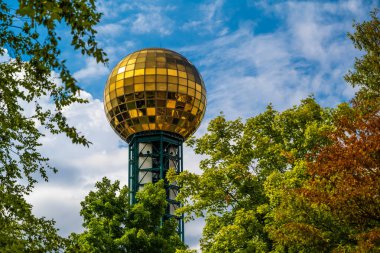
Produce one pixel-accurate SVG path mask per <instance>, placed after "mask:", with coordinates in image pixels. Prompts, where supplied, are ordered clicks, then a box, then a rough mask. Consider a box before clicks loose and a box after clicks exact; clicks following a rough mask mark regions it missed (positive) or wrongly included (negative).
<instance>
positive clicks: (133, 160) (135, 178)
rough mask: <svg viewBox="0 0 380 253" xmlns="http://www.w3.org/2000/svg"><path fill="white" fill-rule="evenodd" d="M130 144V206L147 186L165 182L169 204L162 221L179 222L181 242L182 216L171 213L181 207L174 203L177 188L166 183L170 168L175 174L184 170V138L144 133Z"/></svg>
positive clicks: (155, 132) (131, 139) (132, 139)
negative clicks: (172, 220) (174, 220)
mask: <svg viewBox="0 0 380 253" xmlns="http://www.w3.org/2000/svg"><path fill="white" fill-rule="evenodd" d="M127 141H128V143H129V188H130V192H129V196H130V201H131V204H135V203H136V193H137V192H138V191H139V189H141V188H142V187H144V185H145V184H147V183H155V182H157V181H159V180H161V179H163V180H164V182H165V190H166V200H167V202H168V205H167V208H166V212H165V215H164V217H163V220H165V219H169V218H175V219H177V221H178V234H179V236H180V238H181V240H182V241H184V237H185V235H184V219H183V215H181V216H177V215H175V214H174V211H175V210H176V209H177V208H178V207H180V206H181V203H180V202H178V201H176V200H175V197H176V196H177V194H178V191H179V187H178V186H177V185H175V184H170V183H169V182H168V181H167V180H166V173H167V171H168V170H169V168H174V169H175V171H176V172H177V173H181V172H182V170H183V145H182V144H183V141H184V139H183V137H182V136H180V135H178V134H175V133H171V132H165V131H147V132H139V133H135V134H133V135H132V136H130V138H128V140H127Z"/></svg>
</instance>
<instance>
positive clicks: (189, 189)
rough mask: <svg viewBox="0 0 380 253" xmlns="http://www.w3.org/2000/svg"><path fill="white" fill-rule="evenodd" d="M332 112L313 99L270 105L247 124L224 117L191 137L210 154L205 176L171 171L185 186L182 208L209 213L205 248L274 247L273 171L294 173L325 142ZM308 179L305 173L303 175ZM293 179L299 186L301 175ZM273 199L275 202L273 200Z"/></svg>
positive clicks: (255, 249)
mask: <svg viewBox="0 0 380 253" xmlns="http://www.w3.org/2000/svg"><path fill="white" fill-rule="evenodd" d="M330 123H331V111H330V110H327V109H323V108H321V107H320V106H319V105H318V104H317V103H316V102H315V100H314V99H313V98H307V99H305V100H303V101H302V102H301V104H300V105H299V106H296V107H294V108H292V109H289V110H286V111H284V112H278V111H275V110H274V109H273V107H272V106H268V108H267V110H266V111H265V112H263V113H262V114H260V115H258V116H256V117H252V118H250V119H248V120H247V122H246V123H245V124H244V123H242V122H241V120H240V119H238V120H235V121H227V120H226V119H225V117H224V116H223V115H221V116H218V117H217V118H215V119H214V120H212V121H211V122H210V124H209V127H208V133H207V134H206V135H204V136H203V137H201V138H199V139H193V140H192V141H191V143H190V144H192V145H194V148H195V152H196V153H198V154H203V155H207V156H208V158H206V159H204V160H202V162H201V164H200V166H201V169H202V170H203V174H202V175H196V174H193V173H189V172H184V173H182V174H181V175H180V176H178V177H177V176H175V175H174V173H171V174H170V175H169V178H170V179H171V180H177V181H178V182H179V183H180V184H181V185H182V186H183V187H182V189H181V192H180V194H179V199H180V200H181V201H182V202H183V203H184V207H183V208H181V209H180V210H179V211H180V212H184V213H187V214H188V215H189V216H188V218H191V217H192V216H191V215H192V214H193V215H196V216H206V227H205V229H204V231H203V237H202V239H201V247H202V251H203V252H263V251H269V250H271V249H272V247H273V241H272V239H270V237H269V235H268V231H267V230H266V222H267V220H268V217H267V216H268V213H269V212H271V209H272V208H273V206H275V205H276V204H275V203H276V202H279V200H277V199H276V198H277V197H278V196H279V195H280V193H281V192H282V191H284V190H285V189H281V190H280V193H279V192H278V190H277V189H275V191H272V192H271V193H270V194H269V193H268V189H265V182H266V180H267V179H268V177H270V176H271V175H273V174H277V173H278V174H284V173H291V171H293V170H294V169H295V168H296V167H297V166H298V169H299V170H301V169H302V170H304V168H303V167H302V166H300V164H301V162H302V161H303V159H304V157H305V155H306V154H308V153H311V151H312V150H313V149H314V148H315V147H317V146H319V145H323V144H325V143H327V138H326V137H324V135H323V134H324V133H325V132H326V131H327V130H329V129H330V128H331V127H330ZM304 177H305V176H304ZM297 180H298V179H297V178H294V179H292V180H291V185H290V187H291V186H297V185H298V184H299V183H298V181H300V179H299V180H298V181H297ZM271 201H273V202H274V204H273V206H271V205H270V204H269V203H270V202H271Z"/></svg>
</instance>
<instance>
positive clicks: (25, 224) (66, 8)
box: [0, 0, 107, 252]
mask: <svg viewBox="0 0 380 253" xmlns="http://www.w3.org/2000/svg"><path fill="white" fill-rule="evenodd" d="M100 17H101V14H100V13H98V12H97V11H96V4H95V1H93V0H85V1H79V0H74V1H66V0H54V1H33V0H32V1H23V0H20V1H18V3H16V2H13V3H12V6H10V3H9V2H8V1H2V0H0V55H1V56H3V59H4V60H3V61H2V62H0V197H1V198H0V199H1V201H0V227H1V228H2V229H1V232H0V247H1V248H2V252H33V251H56V250H58V249H59V247H60V245H62V243H63V240H62V239H61V238H60V237H59V236H58V235H57V231H56V229H55V228H54V226H53V225H54V222H53V221H48V220H45V219H43V218H41V219H40V218H36V217H34V216H33V215H32V213H31V206H30V205H29V204H28V203H26V201H25V200H24V195H25V194H28V193H30V192H31V191H32V189H33V186H34V184H35V183H36V182H37V180H38V178H39V176H40V177H42V178H43V179H44V180H48V177H47V171H48V170H53V171H54V172H55V171H56V169H55V168H52V167H51V166H50V165H49V163H48V158H47V157H44V156H42V155H41V154H40V152H39V151H38V147H39V146H40V145H41V144H40V138H41V137H42V136H43V133H42V129H43V128H45V129H46V130H47V131H49V132H50V133H52V134H60V133H62V134H65V135H66V136H67V137H68V138H69V139H70V140H71V141H72V142H73V143H76V144H82V145H85V146H88V145H89V144H90V142H89V141H88V140H87V139H86V138H85V137H84V136H83V135H82V134H80V133H79V132H78V131H77V130H76V129H75V128H74V127H72V126H70V125H69V124H68V123H67V120H66V118H65V117H64V115H63V113H62V109H63V107H65V106H68V105H70V104H72V103H84V102H86V101H85V100H84V99H82V98H80V97H79V91H80V88H79V87H78V85H77V84H76V80H75V79H74V78H73V77H72V75H71V73H70V71H69V70H68V68H67V66H66V62H65V59H62V58H61V56H60V53H61V52H60V49H59V46H60V41H61V38H60V36H59V34H58V30H57V27H58V26H64V27H66V28H67V29H68V30H69V31H70V33H71V45H72V46H73V47H74V49H77V50H79V51H80V53H81V54H84V55H87V56H89V57H93V58H95V59H96V61H97V62H101V63H106V62H107V59H106V55H105V53H104V52H103V51H102V50H101V49H100V48H99V47H98V44H97V42H96V40H95V35H96V31H95V29H94V26H95V25H96V24H97V23H98V22H99V19H100ZM60 83H61V84H60ZM43 97H47V98H48V99H49V101H50V102H51V106H49V108H45V107H44V106H42V105H41V103H40V100H41V98H43ZM25 108H28V109H30V110H28V113H27V112H26V111H25ZM29 112H30V113H29Z"/></svg>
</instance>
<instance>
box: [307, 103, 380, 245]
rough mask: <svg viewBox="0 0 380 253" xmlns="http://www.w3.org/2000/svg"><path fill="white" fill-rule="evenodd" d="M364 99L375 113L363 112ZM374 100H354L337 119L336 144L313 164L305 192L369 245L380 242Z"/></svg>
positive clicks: (379, 118) (378, 132)
mask: <svg viewBox="0 0 380 253" xmlns="http://www.w3.org/2000/svg"><path fill="white" fill-rule="evenodd" d="M363 103H365V106H366V108H371V110H370V112H365V113H363V108H362V105H363ZM371 104H372V105H371V106H368V101H365V102H358V101H355V103H354V106H353V107H352V108H346V112H343V113H342V114H341V115H339V116H338V117H337V119H336V124H335V126H336V130H335V131H333V132H332V133H331V134H330V135H329V138H330V140H331V141H332V144H331V145H329V146H325V147H323V148H321V149H320V150H319V151H318V152H317V153H316V155H315V158H316V160H315V162H311V163H309V166H308V167H309V172H310V174H311V176H312V179H311V180H310V183H309V185H308V187H307V188H306V189H304V191H303V193H304V194H305V196H306V197H308V198H309V199H310V200H311V201H312V202H314V203H318V204H324V205H327V206H328V207H329V208H330V210H331V211H332V213H333V214H334V215H336V217H337V218H338V219H339V220H341V221H342V222H345V223H347V224H350V227H351V228H352V229H353V230H354V234H353V235H351V236H352V237H354V238H352V239H355V240H357V241H359V244H360V245H361V247H365V248H371V247H373V246H374V245H375V244H376V242H377V243H379V242H380V229H379V227H378V225H379V222H380V167H379V166H380V113H379V109H380V104H379V103H378V101H377V100H372V101H371Z"/></svg>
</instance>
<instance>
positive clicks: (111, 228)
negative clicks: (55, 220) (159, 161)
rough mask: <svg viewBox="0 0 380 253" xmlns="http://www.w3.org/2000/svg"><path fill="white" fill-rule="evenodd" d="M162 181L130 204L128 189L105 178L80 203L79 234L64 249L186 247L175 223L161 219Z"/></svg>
mask: <svg viewBox="0 0 380 253" xmlns="http://www.w3.org/2000/svg"><path fill="white" fill-rule="evenodd" d="M163 186H164V183H163V181H159V182H158V183H156V184H147V185H145V186H144V189H143V190H141V191H139V192H138V193H137V200H138V203H137V204H134V205H133V206H131V205H130V204H129V199H128V188H127V187H126V186H123V187H120V185H119V181H116V182H114V183H111V181H110V180H109V179H107V178H103V180H102V181H101V182H97V183H96V185H95V187H96V191H91V192H90V193H89V194H88V196H86V198H85V200H84V201H82V202H81V205H82V210H81V216H82V217H83V220H84V222H83V226H84V227H85V232H83V233H82V234H74V233H73V234H71V236H70V239H71V245H70V246H69V248H68V249H67V252H146V253H148V252H152V253H154V252H157V253H159V252H168V253H170V252H175V251H176V248H178V249H183V250H185V246H184V244H183V243H182V242H181V240H180V238H179V236H178V234H177V231H176V229H177V222H176V221H175V220H173V219H170V220H166V221H164V222H162V217H163V215H164V214H165V208H166V206H167V202H166V199H165V198H166V195H165V189H164V187H163Z"/></svg>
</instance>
